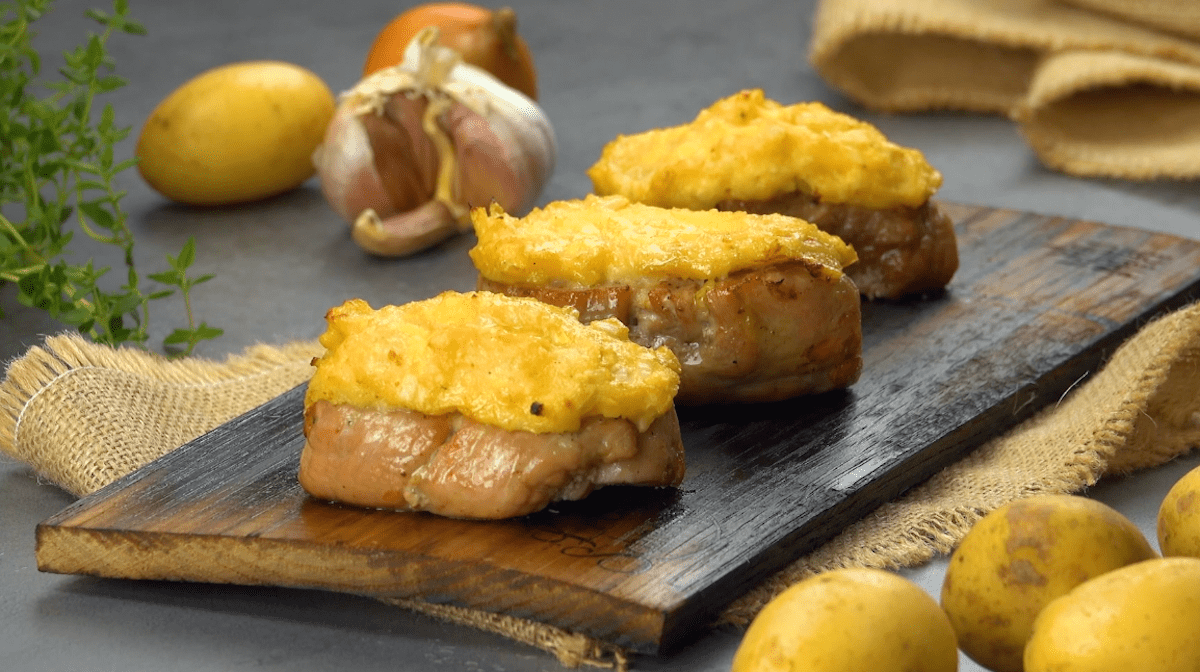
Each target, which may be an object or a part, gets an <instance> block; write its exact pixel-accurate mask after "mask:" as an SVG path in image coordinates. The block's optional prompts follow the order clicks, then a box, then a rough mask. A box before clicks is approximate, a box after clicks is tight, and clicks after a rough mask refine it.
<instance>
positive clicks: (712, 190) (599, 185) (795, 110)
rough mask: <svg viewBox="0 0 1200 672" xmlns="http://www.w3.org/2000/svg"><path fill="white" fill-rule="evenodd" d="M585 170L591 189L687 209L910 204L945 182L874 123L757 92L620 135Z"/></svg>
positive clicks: (925, 196) (760, 91)
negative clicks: (736, 204) (749, 204)
mask: <svg viewBox="0 0 1200 672" xmlns="http://www.w3.org/2000/svg"><path fill="white" fill-rule="evenodd" d="M588 176H589V177H591V178H592V185H593V188H594V190H595V192H596V193H597V194H621V195H623V196H626V197H628V198H629V199H630V200H632V201H637V202H640V203H649V204H651V205H658V206H662V207H677V208H691V209H693V210H705V209H708V208H712V207H715V206H716V204H717V203H719V202H721V201H723V200H726V199H736V200H743V201H760V200H769V199H771V198H774V197H777V196H782V195H785V194H790V193H794V192H797V191H799V192H802V193H806V194H814V195H816V196H817V197H818V199H819V200H820V201H821V202H824V203H848V204H853V205H861V206H864V207H868V208H891V207H896V206H901V205H906V206H913V207H915V206H919V205H921V204H922V203H924V202H925V201H926V200H928V199H929V197H930V196H932V195H933V193H934V192H935V191H937V189H938V187H940V186H941V184H942V175H941V173H939V172H938V171H937V170H934V169H933V167H932V166H930V165H929V164H928V163H927V162H926V161H925V157H924V156H922V155H921V153H920V152H919V151H917V150H915V149H909V148H905V147H901V146H899V145H896V144H893V143H892V142H890V141H888V139H887V138H886V137H884V135H883V134H882V133H881V132H880V131H879V129H877V128H875V127H874V126H872V125H870V124H868V123H866V122H863V121H859V120H857V119H854V118H853V117H850V116H847V115H845V114H840V113H838V112H834V111H832V110H830V109H829V108H828V107H826V106H825V105H823V104H821V103H816V102H814V103H798V104H795V105H789V106H786V107H785V106H783V105H780V104H779V103H777V102H775V101H772V100H768V99H766V98H765V97H764V95H763V92H762V90H761V89H752V90H747V91H742V92H741V93H738V94H735V95H733V96H730V97H728V98H724V99H722V100H719V101H717V102H716V103H714V104H713V105H712V106H711V107H709V108H708V109H706V110H703V111H702V112H700V114H699V115H697V116H696V119H695V120H694V121H692V122H691V123H690V124H686V125H683V126H675V127H672V128H664V129H654V130H650V131H646V132H645V133H640V134H637V135H628V136H626V135H622V136H618V137H617V138H616V139H615V140H613V141H612V142H609V143H608V145H606V146H605V147H604V150H603V152H602V153H601V155H600V160H599V161H598V162H597V163H596V164H595V165H594V166H592V167H591V168H590V169H589V170H588Z"/></svg>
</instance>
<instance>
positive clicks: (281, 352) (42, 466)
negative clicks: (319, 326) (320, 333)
mask: <svg viewBox="0 0 1200 672" xmlns="http://www.w3.org/2000/svg"><path fill="white" fill-rule="evenodd" d="M320 352H321V349H320V347H319V344H317V343H316V341H312V342H296V343H290V344H286V345H283V346H280V347H274V346H267V345H257V346H253V347H250V348H248V349H247V350H246V351H245V352H244V353H243V354H241V355H238V356H231V357H229V358H228V359H226V360H225V361H212V360H206V359H202V358H187V359H178V360H172V359H167V358H165V357H163V356H161V355H157V354H154V353H151V352H148V351H145V350H140V349H137V348H131V347H123V348H110V347H106V346H102V345H97V344H95V343H91V342H89V341H86V340H85V339H83V338H82V337H81V336H79V335H78V334H60V335H56V336H51V337H48V338H47V339H45V341H44V343H43V344H42V345H41V346H35V347H32V348H30V349H29V351H28V352H26V354H25V355H24V356H22V357H20V358H18V359H16V360H14V361H12V362H10V363H9V365H8V367H7V370H6V372H5V378H4V381H3V382H2V383H0V451H2V452H3V453H6V454H7V455H9V456H10V457H13V458H16V459H18V460H20V461H22V462H24V463H26V464H29V465H30V466H32V467H33V468H34V469H35V470H36V471H37V473H38V475H39V477H40V478H42V479H45V480H48V481H50V482H52V483H54V484H55V485H57V486H59V487H60V488H62V489H64V490H66V491H67V492H70V493H71V494H73V495H76V496H83V495H85V494H88V493H90V492H93V491H95V490H98V489H99V488H101V487H104V486H105V485H107V484H108V483H110V482H111V481H113V480H115V479H117V478H120V477H121V476H123V475H124V474H126V473H128V472H130V471H132V470H134V469H137V468H139V467H141V466H142V465H144V464H146V463H148V462H150V461H151V460H153V459H156V458H158V457H160V456H162V455H163V454H165V453H166V452H168V451H170V450H173V449H174V448H177V447H179V446H181V445H183V444H184V443H187V442H188V441H190V440H192V439H194V438H196V437H197V436H200V435H201V434H203V433H205V432H207V431H209V430H211V429H213V428H215V427H216V426H218V425H220V424H221V423H224V422H226V421H228V420H230V419H232V418H234V417H237V416H238V415H240V414H242V413H244V412H245V411H247V410H249V409H251V408H254V407H255V406H258V405H259V404H262V403H265V402H266V401H268V400H270V399H272V398H274V397H276V396H278V395H280V394H282V393H283V392H285V391H287V390H289V389H291V388H292V387H295V386H296V385H299V384H300V383H302V382H304V381H305V380H307V379H308V377H309V376H311V372H312V367H311V366H310V364H309V361H310V360H311V358H312V357H313V356H315V355H318V354H320ZM118 391H120V392H122V395H118Z"/></svg>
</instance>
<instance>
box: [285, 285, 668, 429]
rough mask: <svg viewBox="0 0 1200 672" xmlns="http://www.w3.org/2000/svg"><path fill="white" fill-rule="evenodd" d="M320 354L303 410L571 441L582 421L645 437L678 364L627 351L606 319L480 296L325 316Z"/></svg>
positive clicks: (357, 305) (622, 335)
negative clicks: (587, 319)
mask: <svg viewBox="0 0 1200 672" xmlns="http://www.w3.org/2000/svg"><path fill="white" fill-rule="evenodd" d="M326 321H327V323H328V326H327V329H326V331H325V333H324V334H323V335H322V336H321V339H320V340H321V344H322V345H324V346H325V349H326V351H325V354H324V355H323V356H321V357H319V358H317V359H315V360H314V361H313V364H314V366H316V369H317V370H316V373H315V374H314V375H313V378H312V380H311V381H310V383H309V386H308V392H307V394H306V397H305V404H306V406H307V405H311V404H312V403H314V402H316V401H317V400H319V399H326V400H328V401H330V402H333V403H335V404H351V405H354V406H358V407H361V408H370V409H380V410H387V409H388V408H394V407H401V408H406V409H410V410H414V411H419V412H421V413H425V414H428V415H441V414H444V413H450V412H453V411H458V412H460V413H462V414H463V415H466V416H468V417H470V418H473V419H475V420H478V421H480V422H484V423H487V424H490V425H494V426H498V427H502V428H504V429H508V430H526V431H531V432H539V433H542V432H573V431H575V430H577V429H579V426H580V422H581V420H582V418H584V417H587V416H593V415H600V416H604V417H609V418H626V419H628V420H630V421H632V422H633V423H634V424H636V425H637V426H638V428H639V429H641V430H645V429H646V428H647V427H649V426H650V423H651V422H653V421H654V420H655V419H656V418H658V417H659V416H661V415H662V414H664V413H666V412H667V411H668V410H670V408H671V406H672V404H673V403H674V397H675V393H676V391H677V390H678V387H679V361H678V360H677V359H676V358H675V355H674V354H672V353H671V351H670V350H668V349H667V348H665V347H663V348H655V349H649V348H644V347H642V346H640V345H637V344H636V343H633V342H632V341H630V340H629V330H628V328H626V327H625V326H624V325H623V324H621V323H620V322H619V321H617V320H615V319H608V320H599V321H596V322H593V323H591V324H590V325H585V324H582V323H581V322H580V321H579V318H578V313H576V312H575V311H574V310H573V309H564V308H557V307H555V306H550V305H547V304H544V303H541V302H539V301H537V300H535V299H524V298H512V297H507V296H503V295H499V294H491V293H488V292H468V293H457V292H444V293H442V294H439V295H438V296H436V297H433V298H431V299H427V300H425V301H416V302H412V303H407V304H403V305H399V306H385V307H383V308H380V309H379V310H373V309H372V308H371V307H370V306H369V305H367V303H366V302H364V301H362V300H359V299H352V300H350V301H347V302H346V303H344V304H342V305H341V306H338V307H335V308H332V309H331V310H330V311H329V312H328V314H326Z"/></svg>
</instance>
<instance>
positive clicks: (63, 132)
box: [0, 0, 223, 355]
mask: <svg viewBox="0 0 1200 672" xmlns="http://www.w3.org/2000/svg"><path fill="white" fill-rule="evenodd" d="M51 2H52V0H15V2H0V21H2V22H3V23H2V24H0V283H15V284H16V286H17V288H18V300H19V301H20V302H21V303H22V304H23V305H25V306H29V307H31V308H37V309H41V310H45V311H47V312H48V313H49V314H50V315H51V316H53V317H54V318H55V319H57V320H59V321H61V322H63V323H65V324H68V325H71V326H73V327H76V328H77V329H79V331H80V332H81V333H83V334H86V335H87V336H88V337H89V338H91V339H92V340H94V341H96V342H98V343H106V344H109V345H118V344H122V343H134V344H138V345H141V346H143V347H145V344H146V341H147V340H148V338H149V335H148V332H147V329H148V325H149V321H150V303H151V302H152V301H156V300H159V299H163V298H166V297H169V296H173V295H175V294H177V293H178V294H179V296H180V297H181V299H182V300H183V303H184V307H185V309H186V312H187V326H186V327H184V328H179V329H176V330H174V331H173V332H172V333H171V334H170V335H169V336H167V337H166V339H165V340H164V342H163V345H164V347H165V348H166V349H167V350H168V351H169V352H170V353H171V354H174V355H187V354H190V353H191V352H192V351H193V349H194V348H195V346H196V345H197V344H198V343H200V342H201V341H204V340H209V339H213V338H216V337H218V336H220V335H221V334H222V333H223V332H222V330H220V329H217V328H214V327H210V326H208V325H207V324H206V323H204V322H200V323H199V324H197V323H196V321H195V319H194V317H193V315H192V308H191V290H192V288H193V287H195V286H196V285H198V284H200V283H203V282H206V281H208V280H209V279H211V278H212V276H211V275H203V276H199V277H191V276H189V275H188V269H189V268H190V267H191V265H192V263H193V262H194V261H195V256H196V245H195V240H194V239H189V240H188V241H187V243H186V244H185V245H184V247H183V249H182V250H181V251H180V253H179V255H177V256H172V255H167V264H168V267H169V268H168V270H166V271H163V272H160V273H152V274H149V275H148V276H147V277H148V278H149V280H151V281H153V282H154V283H157V285H160V287H157V288H155V289H154V290H153V291H148V290H147V289H146V288H144V287H143V285H142V282H141V277H140V276H139V274H138V271H137V268H136V266H135V264H134V255H133V249H134V236H133V232H132V231H131V229H130V228H129V226H128V224H127V221H126V220H127V215H126V213H125V212H124V211H123V210H122V209H121V205H120V201H121V199H122V198H123V197H124V196H125V192H123V191H118V190H117V189H116V188H115V186H114V180H115V178H116V176H117V175H118V174H119V173H121V172H122V171H124V170H126V169H128V168H130V167H131V166H133V165H134V163H135V162H136V159H133V158H130V159H126V160H121V161H118V160H117V159H116V157H115V155H114V146H115V145H116V144H117V143H119V142H120V141H121V140H123V139H124V138H125V137H126V136H127V135H128V134H129V131H130V129H129V128H128V127H123V128H122V127H117V126H116V125H115V123H114V120H115V114H114V111H113V107H112V105H111V104H105V105H104V106H103V108H102V109H101V110H100V112H99V115H98V116H99V118H98V119H97V118H96V117H97V114H96V110H95V106H96V105H97V102H98V101H97V100H96V99H97V96H100V95H103V94H106V93H110V92H112V91H115V90H117V89H119V88H121V87H122V86H124V85H125V83H126V82H125V80H124V79H122V78H120V77H118V76H116V75H114V74H112V72H113V60H112V58H111V56H109V54H108V53H107V51H106V47H107V44H108V41H109V39H110V38H111V37H112V36H113V35H114V34H116V33H128V34H132V35H141V34H145V28H143V27H142V25H141V24H139V23H137V22H136V21H134V20H132V19H131V18H130V17H129V7H128V2H127V0H114V2H113V9H112V11H111V12H106V11H103V10H98V9H94V10H90V11H88V12H87V16H88V17H89V18H91V19H93V20H95V21H96V22H97V23H99V24H100V26H101V27H102V28H103V30H102V31H101V32H100V33H99V34H96V33H92V34H89V35H88V38H87V41H86V42H85V43H84V44H83V45H81V46H79V47H78V48H76V49H74V50H72V51H68V52H66V53H65V54H64V58H65V65H64V66H63V67H62V68H61V69H60V70H59V75H60V76H61V79H56V80H50V81H46V80H41V79H39V77H40V75H41V56H40V55H39V54H38V52H37V50H36V49H35V48H34V47H33V45H32V38H33V35H34V34H33V32H32V31H31V28H32V26H33V24H34V22H35V21H36V20H37V19H38V18H40V17H41V16H42V15H43V14H44V13H45V11H46V10H47V9H48V8H49V6H50V4H51ZM39 92H41V93H42V94H44V95H40V96H39ZM72 221H74V222H75V223H76V224H77V226H78V231H82V232H83V233H84V234H85V235H87V236H88V237H90V238H92V239H93V240H95V241H97V242H99V243H102V244H105V245H112V246H114V247H116V248H118V249H119V250H121V252H122V255H123V263H124V269H125V281H124V283H123V284H121V286H120V287H119V288H118V289H115V290H113V289H106V288H104V287H103V286H102V284H103V283H102V278H103V276H104V275H105V274H107V273H108V272H109V271H110V270H111V269H110V268H108V267H101V268H97V267H96V266H95V264H94V262H93V261H91V260H89V261H87V262H84V263H82V264H79V263H73V262H72V261H71V260H70V259H69V257H70V256H71V255H70V252H71V249H70V244H71V241H72V238H73V237H74V234H75V233H76V230H75V229H73V228H71V226H70V224H71V222H72ZM0 317H3V315H2V314H0Z"/></svg>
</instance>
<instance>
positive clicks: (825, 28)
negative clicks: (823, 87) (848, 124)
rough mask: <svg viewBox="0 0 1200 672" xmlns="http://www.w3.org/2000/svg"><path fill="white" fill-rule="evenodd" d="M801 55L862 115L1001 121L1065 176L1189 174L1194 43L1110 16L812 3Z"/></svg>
mask: <svg viewBox="0 0 1200 672" xmlns="http://www.w3.org/2000/svg"><path fill="white" fill-rule="evenodd" d="M1072 2H1073V3H1074V4H1077V5H1083V4H1089V5H1090V4H1100V3H1101V2H1104V0H1072ZM1166 2H1167V0H1161V2H1160V3H1159V4H1165V3H1166ZM1180 2H1181V3H1182V0H1180ZM1110 3H1111V4H1116V3H1115V0H1109V2H1104V4H1110ZM1130 4H1137V3H1135V2H1132V0H1131V2H1130ZM1193 13H1194V12H1193ZM809 59H810V61H811V63H812V65H813V67H814V68H815V69H816V71H817V72H818V74H820V75H821V77H822V78H823V79H825V80H826V81H827V82H828V83H829V84H830V85H831V86H833V87H835V88H837V89H839V90H841V91H842V92H844V93H845V94H846V95H848V96H850V97H851V98H853V99H854V100H856V101H857V102H859V103H861V104H862V105H864V106H866V107H869V108H872V109H876V110H881V111H891V112H911V111H918V110H933V109H949V110H964V111H972V112H987V113H999V114H1004V115H1007V116H1011V117H1012V118H1013V119H1015V120H1016V121H1018V122H1019V123H1020V124H1021V131H1022V133H1023V135H1025V137H1026V138H1027V139H1028V140H1029V143H1030V145H1031V147H1032V148H1033V150H1034V151H1035V153H1036V154H1037V156H1038V158H1039V159H1040V160H1042V162H1043V163H1045V164H1046V165H1047V166H1048V167H1050V168H1053V169H1056V170H1060V171H1062V172H1065V173H1068V174H1072V175H1079V176H1104V177H1118V178H1126V179H1159V178H1178V179H1190V178H1195V177H1197V176H1200V42H1197V41H1195V40H1192V39H1189V38H1187V37H1184V36H1181V35H1177V34H1170V33H1166V32H1163V31H1160V30H1156V29H1155V28H1152V27H1150V26H1149V25H1146V24H1144V23H1134V22H1130V21H1126V20H1123V19H1122V18H1120V17H1118V16H1114V15H1113V14H1111V13H1099V12H1095V11H1089V10H1088V9H1083V8H1081V7H1077V6H1073V5H1068V4H1064V3H1063V2H1055V1H1054V0H821V2H820V4H819V5H818V7H817V13H816V16H815V18H814V23H813V34H812V40H811V42H810V45H809ZM1131 120H1136V124H1134V123H1131ZM1135 126H1136V128H1134V127H1135Z"/></svg>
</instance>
